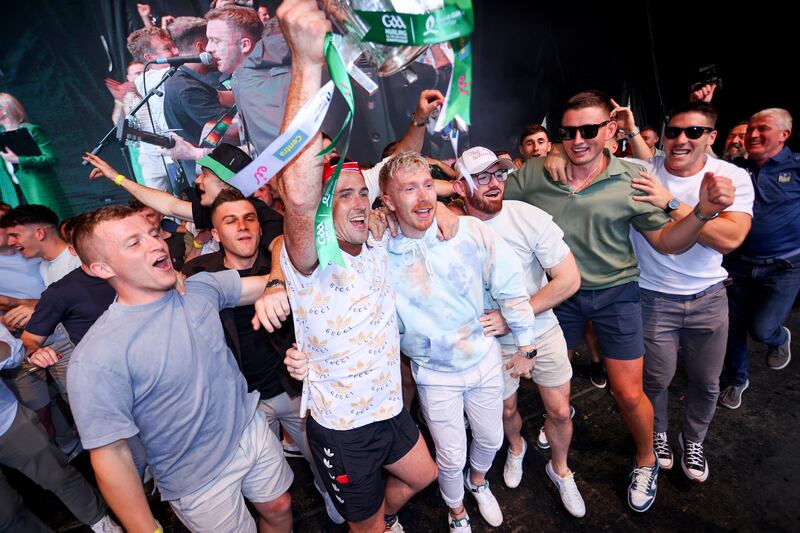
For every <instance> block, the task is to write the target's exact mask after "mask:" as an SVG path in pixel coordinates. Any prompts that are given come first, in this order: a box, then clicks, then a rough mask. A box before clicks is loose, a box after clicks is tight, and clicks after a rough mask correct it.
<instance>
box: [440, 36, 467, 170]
mask: <svg viewBox="0 0 800 533" xmlns="http://www.w3.org/2000/svg"><path fill="white" fill-rule="evenodd" d="M450 46H452V47H453V75H452V76H450V90H449V91H448V93H447V95H448V98H447V108H446V109H445V115H444V122H445V123H448V122H450V121H451V120H453V119H454V118H455V117H456V115H458V116H460V117H461V118H462V119H463V120H464V122H466V123H467V124H471V123H472V122H471V121H470V112H469V110H470V97H471V95H472V45H471V44H470V41H469V39H468V38H466V37H461V38H459V39H454V40H452V41H450ZM456 155H458V154H456Z"/></svg>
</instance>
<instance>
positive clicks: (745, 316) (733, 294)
mask: <svg viewBox="0 0 800 533" xmlns="http://www.w3.org/2000/svg"><path fill="white" fill-rule="evenodd" d="M798 259H800V258H798ZM725 268H726V269H727V270H728V273H729V274H730V276H731V277H732V278H733V284H732V285H730V286H728V311H729V315H730V316H729V322H730V327H729V329H728V349H727V353H726V354H725V369H724V370H723V372H722V379H721V381H722V383H723V384H724V385H726V386H727V385H743V384H744V383H745V382H746V381H747V379H748V373H747V365H748V357H747V334H748V333H749V334H750V336H751V337H752V338H753V340H755V341H757V342H761V343H763V344H766V345H767V346H769V347H776V346H780V345H781V344H783V343H784V342H786V332H785V331H784V330H783V323H784V322H785V321H786V318H787V317H788V316H789V311H791V310H792V304H793V303H794V300H795V298H796V297H797V291H798V289H800V261H798V260H796V259H795V258H792V261H789V260H782V259H781V260H777V261H776V262H775V263H772V264H769V265H755V264H752V263H748V262H745V261H743V260H742V259H740V258H738V257H736V256H733V255H729V256H726V257H725Z"/></svg>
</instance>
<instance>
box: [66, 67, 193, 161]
mask: <svg viewBox="0 0 800 533" xmlns="http://www.w3.org/2000/svg"><path fill="white" fill-rule="evenodd" d="M145 67H147V65H145ZM177 71H178V66H177V65H176V66H173V67H170V68H169V70H168V71H167V73H166V74H165V75H164V76H163V77H162V78H161V80H160V81H159V82H158V83H157V84H156V86H155V87H153V88H152V89H150V90H149V91H147V94H146V95H145V96H144V98H142V99H141V100H140V101H139V103H138V104H136V105H135V106H134V107H133V109H131V112H130V113H128V115H127V116H125V117H123V118H121V119H120V120H128V119H131V118H133V116H134V115H135V114H136V112H137V111H139V110H140V109H141V108H142V107H143V106H144V105H145V104H146V103H147V101H148V100H150V98H151V97H152V96H153V95H155V94H157V93H159V90H158V88H159V87H161V86H162V85H164V82H165V81H167V78H170V77H172V76H173V75H174V74H175V73H176V72H177ZM114 141H120V143H121V144H120V148H122V149H123V150H122V151H123V155H125V154H124V152H125V150H124V148H125V145H124V144H122V141H123V139H118V138H117V126H116V125H114V127H113V128H111V129H110V130H109V131H108V133H106V134H105V136H104V137H103V138H102V139H101V140H100V142H99V143H98V144H97V146H95V147H94V149H93V150H92V151H91V154H92V155H97V154H99V153H100V152H102V151H103V149H104V148H105V147H106V146H108V145H109V144H111V143H112V142H114ZM124 159H125V162H126V163H127V164H128V166H129V168H128V171H129V175H130V176H133V170H132V169H131V168H130V163H129V162H128V158H127V156H125V157H124ZM87 164H88V163H87V162H86V161H83V162H81V165H83V166H86V165H87Z"/></svg>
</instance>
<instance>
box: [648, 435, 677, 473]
mask: <svg viewBox="0 0 800 533" xmlns="http://www.w3.org/2000/svg"><path fill="white" fill-rule="evenodd" d="M653 450H654V451H655V452H656V459H658V467H659V468H660V469H661V470H671V469H672V464H673V462H674V460H673V458H672V450H671V449H670V447H669V442H668V441H667V434H666V432H665V433H656V432H653Z"/></svg>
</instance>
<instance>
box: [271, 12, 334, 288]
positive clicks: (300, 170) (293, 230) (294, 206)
mask: <svg viewBox="0 0 800 533" xmlns="http://www.w3.org/2000/svg"><path fill="white" fill-rule="evenodd" d="M277 17H278V21H279V22H280V25H281V29H282V30H283V35H284V36H285V38H286V42H287V44H288V45H289V49H290V50H291V53H292V80H291V82H290V84H289V95H288V96H287V100H286V111H285V114H284V116H283V125H282V126H281V132H283V131H285V130H286V128H288V126H289V124H290V123H291V121H292V120H293V119H294V118H295V116H297V114H298V112H299V111H300V108H302V107H303V104H305V103H306V102H308V101H309V100H310V99H311V98H312V97H313V96H314V94H316V92H317V91H319V89H320V87H321V86H322V69H323V66H324V65H325V56H324V55H323V51H322V46H323V43H324V40H325V34H326V33H328V32H329V31H331V25H330V22H328V19H327V18H325V14H324V13H323V12H322V11H320V10H319V8H318V7H317V3H316V1H315V0H286V1H284V2H283V3H282V4H281V6H280V7H279V8H278V10H277ZM321 149H322V139H321V137H320V135H319V134H316V135H315V136H314V138H313V139H312V140H311V142H309V143H308V145H307V146H306V147H305V149H304V150H303V151H302V152H300V154H299V155H298V156H297V157H296V158H295V159H294V160H293V161H292V162H291V163H289V164H288V165H287V166H286V168H284V169H283V172H282V173H281V175H280V176H279V177H278V178H277V179H279V180H280V181H279V182H278V187H279V189H280V192H281V198H283V201H284V203H285V205H286V214H285V215H284V221H283V228H284V239H285V243H286V250H287V252H288V253H289V259H290V260H291V261H292V264H293V265H294V267H295V268H296V269H297V270H299V271H300V272H303V273H311V272H312V271H313V270H314V267H315V266H316V264H317V250H316V246H315V245H314V243H315V234H314V233H315V232H314V215H315V214H316V211H317V205H318V204H319V201H320V199H321V197H322V158H318V157H316V154H317V153H318V152H319V151H320V150H321ZM277 253H280V251H277Z"/></svg>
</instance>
